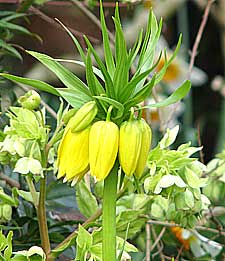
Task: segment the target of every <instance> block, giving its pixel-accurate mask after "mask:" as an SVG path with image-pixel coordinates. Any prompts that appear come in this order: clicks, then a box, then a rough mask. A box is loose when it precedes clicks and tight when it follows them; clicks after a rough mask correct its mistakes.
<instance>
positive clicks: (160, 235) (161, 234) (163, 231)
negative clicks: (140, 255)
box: [151, 227, 166, 251]
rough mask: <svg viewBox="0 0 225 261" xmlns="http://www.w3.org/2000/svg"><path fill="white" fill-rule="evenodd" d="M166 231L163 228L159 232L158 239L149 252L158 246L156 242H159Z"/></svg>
mask: <svg viewBox="0 0 225 261" xmlns="http://www.w3.org/2000/svg"><path fill="white" fill-rule="evenodd" d="M165 231H166V227H163V228H162V230H161V231H160V233H159V235H158V237H157V238H156V240H155V242H154V244H153V245H152V247H151V251H153V250H154V248H155V246H156V245H157V244H158V242H159V241H160V240H161V238H162V237H163V235H164V233H165Z"/></svg>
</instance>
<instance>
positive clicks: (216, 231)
mask: <svg viewBox="0 0 225 261" xmlns="http://www.w3.org/2000/svg"><path fill="white" fill-rule="evenodd" d="M147 223H149V224H152V225H159V226H166V227H180V225H179V224H175V223H169V222H162V221H156V220H148V221H147ZM195 229H197V230H202V231H208V232H211V233H216V234H218V233H219V230H218V229H214V228H210V227H203V226H195ZM221 235H222V236H225V232H223V231H221Z"/></svg>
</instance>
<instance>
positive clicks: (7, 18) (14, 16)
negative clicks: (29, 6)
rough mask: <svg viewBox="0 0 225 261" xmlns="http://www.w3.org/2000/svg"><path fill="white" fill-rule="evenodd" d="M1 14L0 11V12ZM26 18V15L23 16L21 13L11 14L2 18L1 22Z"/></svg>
mask: <svg viewBox="0 0 225 261" xmlns="http://www.w3.org/2000/svg"><path fill="white" fill-rule="evenodd" d="M1 12H2V11H1ZM24 16H26V14H23V13H14V12H13V13H12V14H11V15H9V16H7V17H5V18H2V19H1V21H5V22H8V21H11V20H14V19H17V18H20V17H24Z"/></svg>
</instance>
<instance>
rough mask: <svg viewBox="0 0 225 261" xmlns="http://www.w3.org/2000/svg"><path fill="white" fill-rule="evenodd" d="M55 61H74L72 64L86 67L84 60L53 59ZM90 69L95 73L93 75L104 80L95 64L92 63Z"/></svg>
mask: <svg viewBox="0 0 225 261" xmlns="http://www.w3.org/2000/svg"><path fill="white" fill-rule="evenodd" d="M55 61H57V62H65V63H74V64H77V65H80V66H82V67H86V64H85V63H84V62H81V61H77V60H68V59H55ZM92 69H93V72H94V73H95V75H97V76H98V77H99V78H100V79H101V80H103V81H105V79H104V76H103V75H102V72H101V71H100V70H99V69H98V68H96V67H95V66H93V65H92Z"/></svg>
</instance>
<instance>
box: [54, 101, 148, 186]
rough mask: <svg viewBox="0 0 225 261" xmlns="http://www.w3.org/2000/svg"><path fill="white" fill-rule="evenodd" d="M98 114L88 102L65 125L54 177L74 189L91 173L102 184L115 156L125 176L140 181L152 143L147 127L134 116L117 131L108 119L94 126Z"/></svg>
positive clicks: (117, 128)
mask: <svg viewBox="0 0 225 261" xmlns="http://www.w3.org/2000/svg"><path fill="white" fill-rule="evenodd" d="M110 108H111V109H112V107H110ZM97 112H98V109H97V105H96V103H95V102H94V101H90V102H88V103H86V104H84V105H83V106H82V107H81V108H80V109H79V110H78V111H77V113H76V114H75V115H74V116H73V117H72V118H71V119H70V121H69V122H68V124H67V126H66V128H65V131H64V135H63V138H62V140H61V143H60V145H59V148H58V160H57V165H58V168H59V170H58V176H57V177H58V178H62V177H64V180H66V181H72V185H74V184H76V183H77V182H78V181H79V180H80V179H81V178H82V177H83V176H84V174H85V173H86V172H87V171H88V170H89V169H90V172H91V175H92V176H94V177H96V179H97V181H101V180H103V179H105V178H106V177H107V176H108V174H109V173H110V171H111V169H112V168H113V166H114V164H115V161H116V158H117V155H118V158H119V162H120V166H121V168H122V169H123V171H124V173H125V174H126V175H127V176H131V175H133V174H134V175H135V176H136V177H137V178H140V177H141V176H142V173H143V171H144V168H145V165H146V161H147V157H148V151H149V148H150V143H151V129H150V127H149V125H148V124H147V123H146V122H145V120H143V119H140V120H139V119H134V117H133V114H131V117H130V119H129V120H128V121H124V122H123V123H122V124H121V126H120V128H119V127H118V126H117V124H115V123H114V122H112V121H110V119H109V118H110V116H109V117H108V116H107V118H106V120H105V121H102V120H101V121H95V122H94V123H93V121H94V119H95V117H96V115H97ZM110 113H111V111H110V109H109V113H108V115H110Z"/></svg>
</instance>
